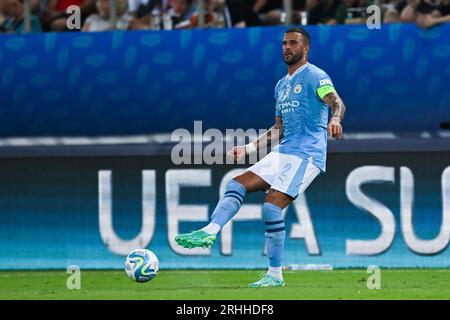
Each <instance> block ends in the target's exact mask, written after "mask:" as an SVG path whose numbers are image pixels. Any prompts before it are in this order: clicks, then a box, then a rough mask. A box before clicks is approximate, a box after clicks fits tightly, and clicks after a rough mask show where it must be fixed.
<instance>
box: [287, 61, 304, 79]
mask: <svg viewBox="0 0 450 320" xmlns="http://www.w3.org/2000/svg"><path fill="white" fill-rule="evenodd" d="M307 63H308V60H302V61H299V62H297V63H296V64H293V65H290V66H288V74H289V75H290V76H292V75H293V74H294V72H295V71H297V70H298V68H300V67H302V66H304V65H305V64H307Z"/></svg>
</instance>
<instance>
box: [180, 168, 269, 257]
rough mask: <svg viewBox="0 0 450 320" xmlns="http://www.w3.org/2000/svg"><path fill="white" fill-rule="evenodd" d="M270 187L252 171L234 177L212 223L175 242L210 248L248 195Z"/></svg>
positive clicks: (181, 236) (215, 211) (193, 246)
mask: <svg viewBox="0 0 450 320" xmlns="http://www.w3.org/2000/svg"><path fill="white" fill-rule="evenodd" d="M269 187H270V186H269V184H268V183H267V182H265V181H264V180H263V179H261V178H260V177H259V176H257V175H256V174H254V173H253V172H251V171H246V172H244V173H243V174H240V175H238V176H236V177H234V178H233V179H232V180H231V181H230V182H229V183H228V184H227V187H226V190H225V194H224V196H223V198H222V199H221V200H220V201H219V202H218V204H217V206H216V209H215V210H214V212H213V214H212V215H211V222H210V223H209V224H208V225H207V226H206V227H204V228H202V229H200V230H197V231H194V232H191V233H185V234H179V235H177V236H176V237H175V241H176V242H177V243H178V244H179V245H180V246H182V247H184V248H188V249H192V248H197V247H202V248H210V247H211V246H213V245H214V243H215V241H216V235H217V233H219V231H220V230H221V229H222V227H223V226H224V225H225V224H226V223H227V222H228V221H230V220H231V218H233V217H234V216H235V215H236V213H237V212H238V211H239V209H240V208H241V206H242V202H243V201H244V198H245V195H246V193H247V192H254V191H260V190H266V189H268V188H269Z"/></svg>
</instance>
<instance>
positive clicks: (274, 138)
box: [245, 116, 283, 154]
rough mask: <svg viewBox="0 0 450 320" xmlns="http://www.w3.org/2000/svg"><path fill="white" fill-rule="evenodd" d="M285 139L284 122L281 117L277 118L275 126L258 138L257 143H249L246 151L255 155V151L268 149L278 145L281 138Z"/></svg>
mask: <svg viewBox="0 0 450 320" xmlns="http://www.w3.org/2000/svg"><path fill="white" fill-rule="evenodd" d="M282 137H283V122H282V120H281V117H279V116H275V124H274V125H273V126H272V127H271V128H270V129H269V130H267V131H266V132H265V133H263V134H262V135H261V136H259V137H258V139H256V140H255V141H253V142H251V143H249V144H248V145H246V146H245V151H246V153H247V154H250V153H253V152H255V151H258V150H261V149H262V148H267V146H268V145H269V142H270V145H271V146H275V145H277V144H278V143H279V142H280V140H281V138H282Z"/></svg>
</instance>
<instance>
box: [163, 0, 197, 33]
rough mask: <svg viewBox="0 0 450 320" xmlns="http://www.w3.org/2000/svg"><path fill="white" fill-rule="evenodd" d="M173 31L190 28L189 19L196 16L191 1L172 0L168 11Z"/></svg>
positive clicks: (195, 7)
mask: <svg viewBox="0 0 450 320" xmlns="http://www.w3.org/2000/svg"><path fill="white" fill-rule="evenodd" d="M169 14H170V16H171V17H172V21H173V24H174V28H175V29H183V28H189V27H191V22H190V19H191V18H192V17H193V16H195V15H196V14H197V6H196V5H195V4H194V1H193V0H172V9H170V11H169Z"/></svg>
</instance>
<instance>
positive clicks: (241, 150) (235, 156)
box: [227, 146, 246, 161]
mask: <svg viewBox="0 0 450 320" xmlns="http://www.w3.org/2000/svg"><path fill="white" fill-rule="evenodd" d="M245 156H246V151H245V146H238V147H233V148H232V149H231V150H230V151H228V153H227V157H228V158H229V159H232V160H237V161H239V160H241V159H243V158H245Z"/></svg>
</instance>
